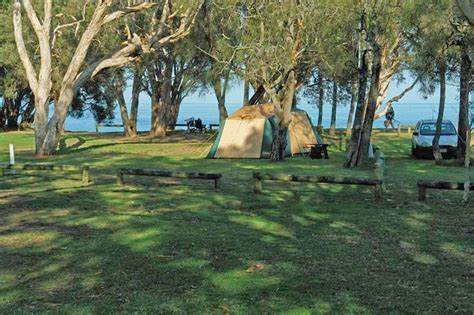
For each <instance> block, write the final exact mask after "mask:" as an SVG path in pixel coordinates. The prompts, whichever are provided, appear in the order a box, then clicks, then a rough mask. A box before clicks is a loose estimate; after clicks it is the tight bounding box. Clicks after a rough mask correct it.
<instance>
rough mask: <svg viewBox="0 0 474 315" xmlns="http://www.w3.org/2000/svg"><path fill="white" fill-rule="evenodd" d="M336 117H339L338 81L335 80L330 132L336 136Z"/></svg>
mask: <svg viewBox="0 0 474 315" xmlns="http://www.w3.org/2000/svg"><path fill="white" fill-rule="evenodd" d="M336 117H337V82H336V80H334V82H333V84H332V110H331V127H330V128H329V134H330V135H331V136H334V135H335V134H336Z"/></svg>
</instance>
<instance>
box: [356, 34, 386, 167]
mask: <svg viewBox="0 0 474 315" xmlns="http://www.w3.org/2000/svg"><path fill="white" fill-rule="evenodd" d="M372 47H373V49H372V55H373V56H372V58H373V61H372V73H371V79H370V91H369V101H368V103H367V110H366V113H365V118H364V123H363V125H362V131H361V141H360V144H359V154H358V158H357V165H358V166H361V165H364V164H366V163H367V161H368V158H369V146H370V139H371V136H372V127H373V123H374V117H375V111H376V110H377V98H378V96H379V89H380V69H381V67H382V64H381V57H382V55H381V50H380V46H379V45H378V43H377V42H376V41H375V38H374V39H373V42H372Z"/></svg>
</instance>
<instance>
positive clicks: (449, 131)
mask: <svg viewBox="0 0 474 315" xmlns="http://www.w3.org/2000/svg"><path fill="white" fill-rule="evenodd" d="M420 134H422V135H424V136H434V135H435V134H436V124H435V123H426V124H423V125H421V129H420ZM441 135H443V136H452V135H456V128H454V126H453V124H451V123H442V124H441Z"/></svg>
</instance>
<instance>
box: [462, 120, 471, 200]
mask: <svg viewBox="0 0 474 315" xmlns="http://www.w3.org/2000/svg"><path fill="white" fill-rule="evenodd" d="M466 128H467V137H466V140H467V143H468V145H467V148H466V156H465V157H464V195H463V202H464V204H465V205H467V203H468V202H469V194H470V187H471V136H472V135H471V125H468V126H466Z"/></svg>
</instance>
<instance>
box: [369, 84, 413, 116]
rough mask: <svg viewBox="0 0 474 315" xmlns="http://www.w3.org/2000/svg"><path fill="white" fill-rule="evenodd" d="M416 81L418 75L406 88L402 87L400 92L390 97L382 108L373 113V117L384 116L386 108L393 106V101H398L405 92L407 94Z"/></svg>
mask: <svg viewBox="0 0 474 315" xmlns="http://www.w3.org/2000/svg"><path fill="white" fill-rule="evenodd" d="M418 81H420V77H417V78H416V80H415V81H413V83H412V84H411V85H410V86H409V87H407V88H406V89H404V90H403V91H402V92H401V93H400V94H398V95H396V96H394V97H392V98H391V99H390V100H389V101H388V102H387V105H385V107H384V109H383V110H381V111H380V112H378V113H376V114H375V119H379V118H381V117H382V116H384V115H385V114H386V113H387V112H388V110H389V109H390V108H392V107H393V103H396V102H398V101H400V100H401V99H402V98H403V97H404V96H405V94H407V93H408V92H410V91H411V90H413V88H414V87H415V85H416V84H417V83H418Z"/></svg>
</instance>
